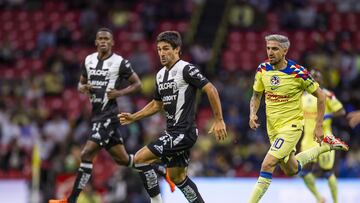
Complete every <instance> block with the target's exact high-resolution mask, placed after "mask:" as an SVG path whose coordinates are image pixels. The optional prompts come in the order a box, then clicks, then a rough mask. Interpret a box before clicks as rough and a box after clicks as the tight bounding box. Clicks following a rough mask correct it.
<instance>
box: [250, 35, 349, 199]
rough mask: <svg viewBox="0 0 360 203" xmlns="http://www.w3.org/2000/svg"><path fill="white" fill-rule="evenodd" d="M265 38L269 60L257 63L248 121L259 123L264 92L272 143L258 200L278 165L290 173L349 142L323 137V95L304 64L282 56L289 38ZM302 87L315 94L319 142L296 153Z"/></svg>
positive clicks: (252, 125) (256, 192)
mask: <svg viewBox="0 0 360 203" xmlns="http://www.w3.org/2000/svg"><path fill="white" fill-rule="evenodd" d="M265 41H266V51H267V56H268V61H266V62H264V63H261V64H260V65H259V67H258V69H257V72H256V75H255V81H254V85H253V90H254V91H253V95H252V98H251V101H250V119H249V125H250V128H252V129H254V130H256V128H258V127H259V126H260V124H259V122H258V117H257V111H258V109H259V105H260V101H261V97H262V94H263V93H265V104H266V124H267V133H268V136H269V140H270V143H271V147H270V149H269V151H268V153H267V155H266V156H265V158H264V160H263V162H262V165H261V171H260V176H259V179H258V181H257V182H256V184H255V187H254V189H253V191H252V193H251V195H250V199H249V202H250V203H256V202H259V201H260V199H261V197H262V196H263V195H264V194H265V192H266V190H267V189H268V187H269V185H270V183H271V179H272V174H273V172H274V170H275V167H276V166H277V165H280V167H281V169H282V170H283V171H284V172H285V174H287V175H289V176H291V175H295V174H298V173H299V172H300V171H301V169H302V167H303V166H305V165H306V164H307V163H309V162H310V161H311V160H313V159H314V158H316V157H318V156H319V154H321V153H324V152H327V151H330V150H332V149H336V150H344V151H347V150H348V146H347V145H346V144H345V143H343V142H341V141H340V140H338V139H336V138H334V137H332V136H331V137H329V136H327V137H323V128H322V125H323V118H324V111H325V95H324V93H323V91H322V90H321V89H320V88H319V84H318V83H317V82H316V81H314V80H313V79H312V78H311V76H310V75H309V73H308V71H307V70H306V69H305V68H304V67H302V66H300V65H299V64H297V63H295V62H294V61H292V60H289V59H286V58H285V56H286V54H287V52H288V50H289V47H290V42H289V39H288V38H287V37H286V36H283V35H277V34H275V35H268V36H266V37H265ZM304 91H307V92H308V93H309V94H312V95H314V96H315V97H316V98H317V104H316V105H317V115H316V126H315V129H314V137H315V138H316V140H317V142H318V143H321V146H320V145H319V146H316V147H313V148H311V149H309V150H307V151H304V152H301V153H299V154H298V155H296V156H295V151H296V150H295V147H296V144H297V143H298V141H299V139H300V137H301V134H302V131H303V121H304V118H303V109H302V104H301V103H302V100H301V96H302V94H303V92H304Z"/></svg>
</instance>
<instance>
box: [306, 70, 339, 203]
mask: <svg viewBox="0 0 360 203" xmlns="http://www.w3.org/2000/svg"><path fill="white" fill-rule="evenodd" d="M311 75H312V76H313V77H314V79H315V80H316V81H317V82H319V83H320V84H321V83H322V77H321V73H320V72H319V71H315V70H313V71H311ZM322 90H323V92H324V93H325V96H326V99H325V116H324V122H323V130H324V135H325V136H332V135H333V133H332V129H331V123H332V118H333V117H338V116H343V115H345V109H344V108H343V105H342V104H341V102H340V101H339V100H338V99H337V98H336V97H335V95H334V94H333V93H332V92H330V91H328V90H326V89H322ZM302 102H303V110H304V119H305V126H304V137H303V139H302V141H301V151H305V150H308V149H310V148H312V147H316V146H318V145H319V144H318V143H317V142H315V141H314V139H313V138H314V136H313V132H314V128H315V126H316V115H317V108H316V103H317V99H316V97H314V96H313V95H311V94H308V93H306V92H305V93H304V94H303V96H302ZM315 162H318V164H319V166H320V168H321V169H322V173H323V175H324V176H325V177H326V178H327V179H328V183H329V187H330V191H331V196H332V198H333V202H334V203H337V202H338V201H337V181H336V177H335V174H334V173H333V171H332V168H333V166H334V162H335V151H334V150H331V151H329V152H325V153H322V154H320V155H319V157H318V159H314V160H313V162H311V163H309V164H307V165H306V166H304V168H303V170H302V172H301V176H302V178H303V179H304V182H305V185H306V186H307V187H308V189H309V190H310V191H311V192H312V193H313V194H314V196H315V198H316V200H317V202H319V203H323V202H325V200H324V198H323V197H322V196H321V195H320V193H319V192H318V190H317V189H316V186H315V177H314V175H313V174H312V173H311V169H312V168H313V163H315Z"/></svg>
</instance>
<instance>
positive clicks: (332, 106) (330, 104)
mask: <svg viewBox="0 0 360 203" xmlns="http://www.w3.org/2000/svg"><path fill="white" fill-rule="evenodd" d="M322 90H323V92H324V93H325V95H326V100H325V115H324V122H323V130H324V135H325V136H326V135H331V134H332V128H331V123H332V113H334V112H336V111H339V110H340V109H342V108H343V105H342V103H341V102H340V101H339V100H338V99H337V98H336V97H335V95H334V93H332V92H330V91H329V90H326V89H322ZM302 102H303V109H304V119H305V127H304V137H303V140H302V141H301V147H302V148H306V149H308V148H311V147H313V146H315V145H317V142H316V141H314V129H315V126H316V116H317V98H316V97H314V96H313V95H311V94H307V93H306V92H305V93H304V94H303V96H302Z"/></svg>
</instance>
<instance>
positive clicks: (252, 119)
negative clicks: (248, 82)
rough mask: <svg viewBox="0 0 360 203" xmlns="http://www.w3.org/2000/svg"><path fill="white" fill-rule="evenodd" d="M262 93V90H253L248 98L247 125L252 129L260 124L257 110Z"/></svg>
mask: <svg viewBox="0 0 360 203" xmlns="http://www.w3.org/2000/svg"><path fill="white" fill-rule="evenodd" d="M262 94H263V92H257V91H255V90H254V91H253V94H252V97H251V99H250V116H249V126H250V128H251V129H253V130H255V129H256V128H258V127H259V126H260V124H259V123H258V117H257V112H258V110H259V106H260V102H261V97H262Z"/></svg>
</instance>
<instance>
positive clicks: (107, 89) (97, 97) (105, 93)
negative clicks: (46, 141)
mask: <svg viewBox="0 0 360 203" xmlns="http://www.w3.org/2000/svg"><path fill="white" fill-rule="evenodd" d="M95 46H96V50H97V52H95V53H92V54H90V55H88V56H87V57H86V58H85V61H84V63H83V65H82V73H81V76H80V82H79V86H78V89H79V91H80V92H81V93H83V94H87V95H88V96H89V99H90V101H91V104H92V119H91V134H90V136H89V138H88V140H87V142H86V144H85V146H84V147H83V149H82V152H81V163H80V168H79V170H78V173H77V176H76V179H75V183H74V186H73V189H72V192H71V194H70V196H69V197H68V198H67V199H66V200H50V203H67V202H68V203H76V201H77V198H78V196H79V194H80V192H81V191H82V189H83V188H84V187H85V185H86V184H87V183H88V181H89V180H90V177H91V172H92V169H93V160H94V158H95V157H96V155H97V154H98V153H99V151H100V150H101V149H102V148H105V149H106V150H107V151H108V153H109V154H110V155H111V157H112V158H113V159H114V161H115V162H116V163H117V164H119V165H123V166H129V167H131V166H132V165H133V158H132V157H133V155H129V154H128V153H127V152H126V150H125V147H124V145H123V140H122V137H121V135H120V134H119V131H118V127H119V126H120V123H119V121H118V119H117V114H118V106H117V103H116V98H117V97H120V96H123V95H128V94H130V93H134V92H136V91H138V90H139V89H140V88H141V81H140V79H139V77H138V75H137V74H136V73H135V72H134V71H133V69H132V67H131V64H130V63H129V61H128V60H126V59H124V58H123V57H122V56H120V55H118V54H116V53H113V51H112V47H113V46H114V40H113V34H112V31H111V30H110V29H108V28H100V29H99V30H98V31H97V33H96V39H95ZM122 80H127V81H128V82H129V85H128V86H126V87H125V88H123V89H119V88H120V83H121V81H122Z"/></svg>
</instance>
